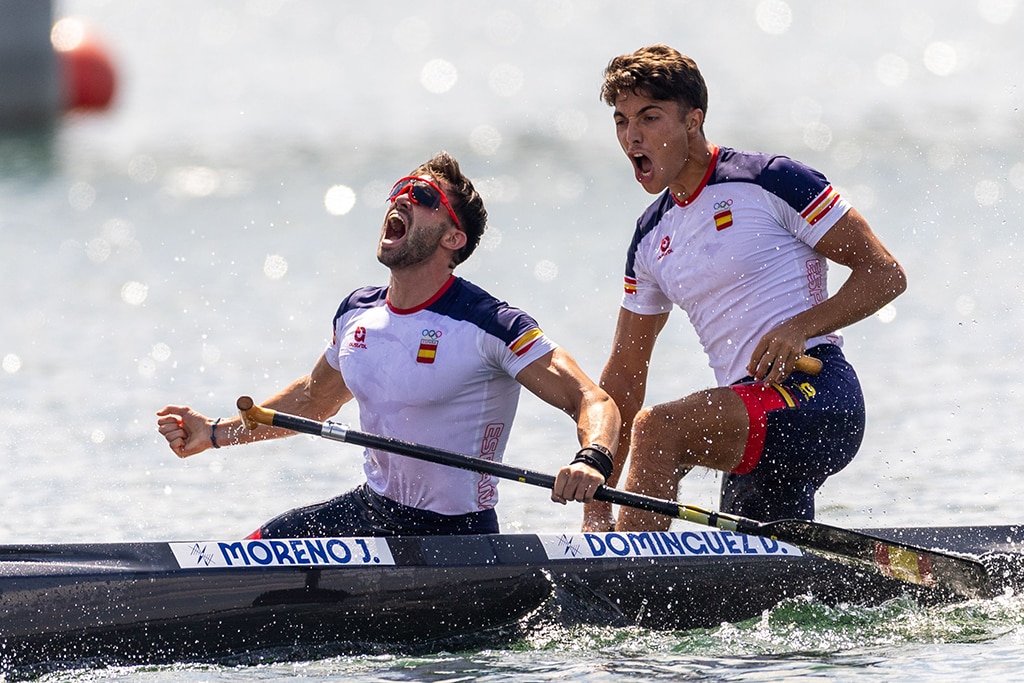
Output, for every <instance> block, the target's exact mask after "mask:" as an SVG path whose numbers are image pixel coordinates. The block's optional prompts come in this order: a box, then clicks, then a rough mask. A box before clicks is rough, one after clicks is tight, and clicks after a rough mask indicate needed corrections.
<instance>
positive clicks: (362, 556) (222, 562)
mask: <svg viewBox="0 0 1024 683" xmlns="http://www.w3.org/2000/svg"><path fill="white" fill-rule="evenodd" d="M168 545H169V546H170V547H171V551H172V552H173V553H174V558H175V559H176V560H177V561H178V566H179V567H181V568H182V569H207V568H213V567H318V566H327V565H329V566H333V567H336V566H356V567H365V566H374V565H393V564H394V563H395V558H394V557H392V555H391V548H389V547H388V543H387V541H386V540H385V539H383V538H281V539H261V540H245V541H193V542H190V543H169V544H168Z"/></svg>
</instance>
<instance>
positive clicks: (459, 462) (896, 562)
mask: <svg viewBox="0 0 1024 683" xmlns="http://www.w3.org/2000/svg"><path fill="white" fill-rule="evenodd" d="M238 408H239V412H240V413H241V415H242V419H243V421H244V422H245V423H246V425H249V426H255V425H256V424H268V425H273V426H274V427H280V428H283V429H288V430H291V431H295V432H301V433H304V434H312V435H315V436H321V437H324V438H326V439H331V440H333V441H341V442H344V443H350V444H354V445H356V446H363V447H364V448H374V449H378V450H382V451H387V452H389V453H396V454H398V455H405V456H408V457H412V458H416V459H418V460H423V461H426V462H432V463H436V464H439V465H446V466H448V467H456V468H459V469H464V470H470V471H473V472H481V473H484V474H490V475H493V476H495V477H498V478H499V479H508V480H511V481H518V482H521V483H524V484H531V485H533V486H539V487H541V488H545V489H549V490H550V489H552V488H554V485H555V477H553V476H551V475H549V474H544V473H542V472H536V471H533V470H529V469H525V468H522V467H515V466H512V465H507V464H505V463H501V462H494V461H491V460H485V459H483V458H479V457H473V456H469V455H464V454H462V453H455V452H453V451H448V450H444V449H442V448H435V447H433V446H426V445H423V444H417V443H412V442H409V441H403V440H401V439H395V438H392V437H387V436H379V435H376V434H369V433H367V432H360V431H355V430H352V429H349V428H348V427H346V426H344V425H341V424H338V423H335V422H331V421H326V422H317V421H316V420H311V419H309V418H305V417H300V416H297V415H289V414H287V413H279V412H276V411H273V410H268V409H266V408H262V407H260V406H256V405H254V404H253V402H252V399H250V398H248V397H245V396H243V397H241V398H239V399H238ZM594 498H596V499H597V500H601V501H605V502H608V503H613V504H616V505H623V506H626V507H632V508H637V509H640V510H646V511H648V512H654V513H657V514H661V515H665V516H668V517H673V518H677V519H683V520H686V521H688V522H693V523H696V524H701V525H704V526H710V527H716V528H718V529H723V530H726V531H736V532H739V533H744V534H748V535H753V536H763V537H768V538H773V539H775V540H779V541H783V542H786V543H790V544H792V545H795V546H798V547H801V548H804V549H806V550H809V551H811V552H814V553H816V554H819V555H822V556H824V557H826V558H829V559H832V560H836V561H839V562H846V563H850V562H852V563H855V564H859V565H862V566H867V567H870V568H871V569H873V570H875V571H877V572H880V573H882V574H884V575H886V576H890V577H892V578H895V579H898V580H901V581H905V582H908V583H914V584H917V585H923V586H928V587H939V588H944V589H946V590H948V591H950V592H952V593H954V594H956V595H961V596H965V597H970V598H977V597H990V596H991V595H992V587H991V582H990V577H989V575H988V571H987V570H986V568H985V566H984V565H983V564H982V563H981V562H980V561H978V560H977V559H974V558H969V557H961V556H959V555H954V554H952V553H948V552H943V551H939V550H930V549H926V548H920V547H917V546H912V545H908V544H906V543H901V542H898V541H890V540H887V539H883V538H878V537H876V536H873V535H869V534H865V533H862V532H859V531H852V530H849V529H841V528H838V527H834V526H829V525H827V524H821V523H818V522H813V521H808V520H794V519H789V520H779V521H774V522H759V521H756V520H753V519H747V518H745V517H739V516H737V515H730V514H725V513H719V512H714V511H711V510H705V509H703V508H699V507H695V506H692V505H682V504H680V503H677V502H675V501H668V500H662V499H660V498H653V497H651V496H645V495H641V494H638V493H631V492H629V491H620V490H618V489H614V488H610V487H608V486H601V487H599V488H598V489H597V491H596V492H595V493H594Z"/></svg>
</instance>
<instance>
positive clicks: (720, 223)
mask: <svg viewBox="0 0 1024 683" xmlns="http://www.w3.org/2000/svg"><path fill="white" fill-rule="evenodd" d="M731 226H732V209H726V210H725V211H719V212H718V213H716V214H715V230H725V229H726V228H728V227H731Z"/></svg>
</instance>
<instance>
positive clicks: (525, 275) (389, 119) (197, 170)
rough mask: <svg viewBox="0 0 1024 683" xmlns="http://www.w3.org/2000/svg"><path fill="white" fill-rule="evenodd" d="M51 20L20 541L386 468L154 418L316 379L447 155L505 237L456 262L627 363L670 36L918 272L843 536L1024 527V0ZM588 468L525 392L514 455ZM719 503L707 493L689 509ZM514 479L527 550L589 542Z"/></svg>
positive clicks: (670, 373)
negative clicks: (624, 135)
mask: <svg viewBox="0 0 1024 683" xmlns="http://www.w3.org/2000/svg"><path fill="white" fill-rule="evenodd" d="M31 5H36V6H45V5H44V3H35V2H31V1H30V0H0V25H2V27H0V39H2V40H0V86H2V87H0V121H2V120H3V113H4V112H5V111H6V112H7V113H8V114H10V112H12V111H14V110H16V109H17V111H18V112H24V107H23V106H22V105H18V106H15V105H16V104H17V103H18V102H24V101H25V99H24V98H25V97H26V95H24V93H26V92H29V91H31V92H32V93H35V96H36V97H37V98H38V99H37V102H38V103H40V104H39V105H38V107H37V109H35V110H34V112H33V113H32V114H31V115H29V116H27V117H26V116H24V115H18V116H15V115H14V114H11V115H10V116H9V117H8V121H7V123H6V124H5V127H4V128H3V130H2V131H0V291H2V292H3V294H4V304H3V306H2V309H0V363H2V365H0V468H2V471H3V473H4V474H3V477H2V478H0V512H2V514H0V539H2V540H3V542H16V541H69V540H101V541H107V540H158V539H159V540H165V539H174V538H199V537H205V538H223V537H235V536H238V535H242V534H245V533H248V532H249V531H251V530H252V529H253V528H255V527H256V526H257V525H258V524H259V523H260V522H261V521H263V520H264V519H266V518H269V517H271V516H273V515H274V514H277V513H278V512H280V511H282V510H284V509H287V508H289V507H292V506H295V505H298V504H303V503H308V502H313V501H315V500H320V499H322V498H326V497H329V496H332V495H335V494H337V493H339V492H341V491H343V490H345V489H347V488H349V487H350V486H352V485H354V484H355V483H357V482H358V481H360V480H361V477H362V473H361V455H360V454H359V452H358V449H356V448H354V447H352V446H345V445H340V444H332V443H328V442H325V441H323V440H318V439H313V438H308V437H296V438H294V439H290V440H287V441H285V442H275V443H271V444H263V445H260V446H256V447H250V448H246V449H237V450H236V449H222V450H219V451H216V452H212V451H210V452H207V453H204V454H201V455H199V456H197V457H195V458H191V459H189V460H186V461H181V460H178V459H177V458H175V457H174V455H173V454H172V453H171V452H170V451H169V450H168V449H167V448H166V446H165V445H164V443H163V440H162V439H161V438H160V437H159V435H158V433H157V432H156V427H155V415H154V413H155V411H156V410H157V409H159V408H160V407H161V406H163V405H164V404H166V403H184V404H189V405H192V406H194V407H196V408H197V409H198V410H200V411H202V412H204V413H206V414H209V415H225V416H227V415H230V414H231V413H232V411H233V407H234V401H235V398H236V397H237V396H238V395H240V394H251V395H253V396H254V397H256V398H257V399H260V398H262V397H266V396H268V395H270V394H272V393H274V392H276V391H277V390H278V389H279V388H280V387H282V386H284V385H285V384H287V383H288V382H290V381H291V380H293V379H295V378H296V377H298V376H300V375H302V374H304V373H306V372H308V370H309V369H310V368H311V367H312V364H313V362H314V361H315V360H316V358H317V357H318V355H319V354H320V353H321V351H322V350H323V348H324V345H325V344H326V342H327V341H328V339H329V335H330V333H331V329H330V323H331V319H332V316H333V314H334V311H335V309H336V307H337V305H338V303H339V302H340V300H341V299H342V298H343V297H344V296H345V295H346V294H347V293H348V292H349V291H351V290H352V289H354V288H356V287H358V286H362V285H364V284H382V283H384V282H385V281H386V270H385V269H384V268H383V267H382V266H380V265H379V264H377V262H376V260H375V258H374V256H373V254H374V245H375V242H376V239H377V236H378V231H379V227H380V222H381V218H382V216H383V212H384V209H385V202H384V197H385V194H386V192H387V190H388V188H389V187H390V185H391V183H392V182H393V181H394V180H395V179H396V178H398V177H399V176H402V175H405V174H406V173H407V172H408V171H409V170H410V169H412V168H413V167H415V166H416V165H418V164H419V163H420V162H421V161H423V160H425V159H426V158H428V157H429V156H431V155H432V154H433V153H434V152H436V151H437V150H439V149H446V150H448V151H450V152H452V153H453V154H454V155H455V156H456V157H457V158H459V159H460V161H461V162H462V164H463V168H464V170H465V171H466V172H467V174H468V175H469V176H470V177H471V178H473V179H474V180H475V181H476V182H477V184H478V186H479V187H480V189H481V192H482V194H483V195H484V198H485V201H486V203H487V206H488V208H489V211H490V217H491V219H490V227H489V229H488V232H487V234H486V235H485V238H484V243H483V245H482V247H481V249H480V250H479V251H478V252H477V253H476V254H475V255H474V256H473V258H471V259H470V261H469V262H467V263H466V264H464V265H463V266H460V268H459V269H458V271H457V274H460V275H462V276H464V277H466V278H468V279H471V280H473V281H475V282H476V283H478V284H480V285H481V286H483V287H485V288H486V289H488V290H490V291H491V292H493V293H494V294H495V295H497V296H499V297H501V298H504V299H506V300H508V301H509V302H510V303H512V304H514V305H517V306H520V307H522V308H525V309H527V310H528V311H529V312H530V313H531V314H532V315H533V316H534V317H536V318H537V319H538V320H539V321H540V323H541V325H542V327H543V328H544V329H545V331H546V332H547V333H548V334H549V335H550V336H551V337H553V338H554V339H556V340H557V341H559V342H561V343H562V344H564V345H565V346H567V347H568V348H569V350H570V351H571V352H572V353H573V354H574V355H576V356H577V359H578V360H579V361H580V363H581V365H582V366H583V367H584V369H585V370H586V371H587V372H588V373H590V374H591V375H592V376H595V377H596V376H597V375H598V374H599V372H600V369H601V366H602V365H603V363H604V360H605V358H606V356H607V352H608V345H609V340H610V336H611V332H612V328H613V325H614V320H615V316H616V313H617V309H618V302H619V297H620V292H621V278H622V265H623V261H624V257H625V250H626V247H627V246H628V243H629V238H630V235H631V232H632V229H633V225H634V223H635V220H636V218H637V216H638V215H639V214H640V213H641V212H642V211H643V209H644V208H645V207H646V206H647V204H648V203H649V202H650V201H651V199H652V198H651V197H650V196H648V195H646V194H645V193H644V192H643V190H642V189H641V188H640V187H639V186H638V185H637V183H636V182H635V181H634V179H633V174H632V170H631V167H630V164H629V162H628V161H627V160H626V159H625V158H624V156H623V155H622V152H621V151H620V150H619V148H618V145H617V142H616V141H615V138H614V132H613V127H612V122H611V112H610V110H609V108H608V107H606V106H605V105H604V104H603V103H602V102H601V101H600V100H599V97H598V91H599V87H600V83H601V78H602V70H603V68H604V66H605V65H606V64H607V62H608V60H609V59H610V58H612V57H613V56H615V55H618V54H621V53H625V52H631V51H633V50H635V49H636V48H638V47H641V46H643V45H646V44H651V43H655V42H664V43H668V44H670V45H673V46H674V47H676V48H678V49H680V50H681V51H683V52H685V53H687V54H689V55H691V56H692V57H694V58H695V59H696V61H697V63H698V64H699V65H700V67H701V69H702V71H703V73H704V75H705V78H706V80H707V82H708V85H709V89H710V107H709V111H708V117H707V124H706V132H707V134H708V137H709V139H710V140H711V141H713V142H715V143H718V144H720V145H727V146H731V147H737V148H742V149H756V150H761V151H768V152H774V153H781V154H786V155H788V156H791V157H794V158H797V159H800V160H802V161H805V162H807V163H809V164H811V165H812V166H815V167H817V168H818V169H820V170H821V171H822V172H824V173H825V174H826V175H827V176H828V177H829V179H830V180H831V181H832V182H833V184H834V185H836V186H837V187H838V188H839V189H840V191H841V192H842V193H843V194H844V195H845V196H846V197H848V198H849V199H850V200H851V201H852V202H853V203H854V205H855V206H857V207H858V208H859V209H860V210H861V212H862V213H863V214H865V215H866V216H867V217H868V219H869V221H870V222H871V223H872V226H873V227H874V229H875V230H876V232H878V233H879V234H880V235H881V237H882V239H883V241H885V242H886V244H887V245H888V246H889V247H890V248H891V249H892V251H893V252H894V253H895V254H896V255H897V257H898V258H899V259H900V260H901V261H902V262H903V264H904V266H905V267H906V269H907V271H908V275H909V282H910V289H909V291H908V292H907V293H906V294H905V295H903V296H902V297H900V298H899V299H897V301H896V302H895V304H894V305H893V306H890V307H887V308H886V309H885V310H883V311H882V312H881V313H880V314H879V315H877V316H874V317H872V318H871V319H869V320H866V321H864V322H862V323H860V324H858V325H856V326H854V327H852V328H850V329H848V330H846V342H847V343H846V349H847V354H848V356H849V357H850V358H851V360H852V361H853V362H854V364H855V366H856V367H857V368H858V371H859V372H860V374H861V377H862V381H863V383H864V386H865V390H866V393H867V398H868V409H869V422H868V435H867V437H866V440H865V444H864V447H863V449H862V452H861V455H860V456H858V458H857V459H856V460H855V461H854V463H853V464H852V465H851V466H850V467H849V468H847V470H845V471H844V472H842V473H841V474H840V475H838V476H836V477H834V478H833V479H832V480H830V481H829V483H827V484H826V486H825V487H824V488H823V489H822V491H821V493H820V494H819V498H818V501H819V503H818V507H819V519H821V520H822V521H826V522H830V523H836V524H841V525H852V526H887V525H910V524H969V523H990V522H993V523H1015V522H1021V521H1022V519H1021V517H1022V512H1024V509H1022V506H1021V504H1020V503H1019V502H1018V499H1019V493H1020V492H1021V490H1022V489H1024V483H1022V482H1024V464H1022V463H1024V458H1022V457H1021V456H1022V455H1024V446H1022V445H1021V443H1020V440H1019V432H1018V429H1017V420H1018V419H1019V415H1020V414H1021V413H1022V411H1024V397H1022V389H1021V383H1020V380H1019V378H1018V376H1017V375H1016V372H1015V371H1016V369H1017V368H1018V366H1019V365H1020V362H1021V358H1022V348H1021V341H1020V335H1021V331H1022V330H1024V312H1022V307H1021V305H1020V304H1021V299H1022V297H1021V293H1022V292H1021V288H1022V282H1024V279H1022V276H1021V274H1020V270H1021V263H1020V261H1021V256H1020V245H1021V232H1020V230H1021V228H1020V222H1021V219H1022V217H1024V144H1022V143H1024V113H1022V104H1024V93H1022V79H1024V66H1022V65H1024V47H1022V46H1021V41H1020V36H1021V35H1024V16H1022V15H1024V8H1022V7H1020V6H1019V2H1017V0H972V1H970V2H958V1H953V0H928V1H926V0H910V1H907V2H901V3H896V4H894V3H888V2H881V1H879V0H867V1H863V2H858V3H827V4H824V3H814V2H811V1H810V0H739V1H735V2H728V3H702V2H684V1H680V2H654V1H652V0H634V1H633V2H630V3H628V7H626V6H624V5H623V4H622V3H613V2H607V1H604V0H586V1H584V0H556V1H550V2H549V1H539V0H522V1H512V2H507V3H501V4H500V5H494V4H491V3H479V2H471V1H469V0H466V1H461V2H446V3H428V4H424V3H413V2H406V1H404V0H396V1H394V2H389V3H373V4H371V3H355V2H327V1H316V0H308V1H301V0H232V1H228V0H204V1H200V0H179V1H178V2H174V3H137V2H131V1H130V0H64V1H59V2H55V3H53V5H52V8H47V9H50V12H49V13H48V14H49V15H48V16H44V17H43V20H42V21H40V20H39V19H38V17H35V18H34V19H33V21H31V22H27V23H26V24H25V25H24V27H22V24H15V23H14V21H15V17H19V19H18V20H19V21H24V20H23V19H22V18H21V17H23V15H25V14H26V13H28V14H31V12H29V11H27V10H26V9H25V7H26V6H31ZM36 14H38V12H37V13H36ZM29 24H31V26H29ZM40 26H41V27H42V28H41V29H40V28H39V27H40ZM58 27H59V30H58ZM30 29H31V30H30ZM58 48H59V49H58ZM16 51H17V54H18V55H20V56H18V57H17V58H15V56H14V55H15V54H16ZM26 51H27V52H26ZM25 54H29V56H28V57H26V56H25ZM32 64H37V65H41V66H31V65H32ZM15 66H17V70H16V69H15ZM15 71H17V73H15ZM12 74H14V75H12ZM26 74H27V75H26ZM5 79H6V80H5ZM26 79H28V80H26ZM35 79H39V80H35ZM26 83H27V84H28V85H26ZM19 88H20V89H19ZM40 93H41V94H40ZM16 97H18V98H21V99H18V100H16V99H15V98H16ZM843 276H844V273H843V272H842V269H841V268H838V267H836V268H834V269H833V271H832V283H831V284H832V288H833V290H834V289H835V287H836V286H838V284H839V283H840V282H841V281H842V278H843ZM654 363H655V364H654V367H653V368H652V381H651V388H650V392H649V401H652V402H653V401H660V400H666V399H668V398H672V397H676V396H680V395H683V394H685V393H689V392H690V391H693V390H695V389H698V388H703V387H705V386H708V385H709V384H711V383H712V382H713V377H712V374H711V371H710V370H709V369H708V368H707V364H706V361H705V359H704V356H703V354H702V352H701V350H700V348H699V346H698V345H697V342H696V339H695V336H694V335H693V333H692V332H691V331H690V330H689V326H688V323H687V322H686V320H685V315H684V314H683V313H682V312H681V311H676V313H675V314H673V319H672V320H671V321H670V323H669V326H668V328H667V330H666V332H665V333H664V336H663V339H662V341H661V343H660V344H659V346H658V349H657V352H656V355H655V361H654ZM338 419H339V420H340V421H346V422H349V423H353V424H357V423H358V415H357V413H356V412H355V410H354V409H353V408H348V407H346V408H345V409H343V411H342V413H341V414H340V415H339V418H338ZM575 448H576V446H575V437H574V430H573V426H572V423H571V421H570V420H569V419H568V418H566V417H565V416H563V415H561V414H559V413H557V411H555V410H554V409H551V408H549V407H548V406H546V405H544V404H542V403H540V402H539V401H537V400H536V399H534V398H533V397H532V396H529V395H524V397H523V400H522V402H521V409H520V419H519V420H518V422H517V424H516V427H515V429H514V431H513V435H512V441H511V443H510V446H509V449H508V451H507V453H506V460H507V461H508V462H512V463H515V464H519V465H524V466H527V467H531V468H534V469H541V470H544V471H548V472H553V471H555V470H556V469H557V467H558V466H559V465H561V464H562V463H563V462H566V461H568V460H569V459H570V458H571V456H572V454H573V452H574V451H575ZM717 490H718V478H717V476H716V475H713V474H708V473H704V474H701V473H694V474H692V475H691V476H690V477H688V478H687V481H686V482H685V483H684V485H683V490H682V493H681V496H682V500H684V501H686V502H691V503H695V504H698V505H703V506H711V507H713V506H715V505H717ZM501 492H502V494H501V495H502V503H501V505H500V506H499V511H500V518H501V522H502V525H503V529H504V530H505V531H561V530H566V529H573V528H576V527H577V526H578V524H579V520H580V515H581V510H580V509H579V508H578V507H576V506H570V507H565V508H562V507H557V506H553V505H552V504H550V503H549V502H548V501H547V496H546V494H545V493H544V492H543V491H540V490H539V489H535V488H532V487H527V486H523V485H518V484H515V483H511V482H505V483H503V484H502V486H501Z"/></svg>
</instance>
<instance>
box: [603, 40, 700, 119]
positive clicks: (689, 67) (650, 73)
mask: <svg viewBox="0 0 1024 683" xmlns="http://www.w3.org/2000/svg"><path fill="white" fill-rule="evenodd" d="M624 91H630V92H633V93H635V94H638V95H644V96H646V97H650V98H653V99H655V100H667V101H674V102H679V103H681V104H683V105H685V109H686V111H690V109H694V108H696V109H700V110H701V111H702V112H704V114H705V115H706V114H707V113H708V87H707V85H706V84H705V83H704V77H703V76H702V75H701V73H700V69H698V68H697V63H696V62H694V61H693V60H692V59H690V58H689V57H687V56H686V55H684V54H681V53H680V52H679V51H678V50H676V49H675V48H671V47H669V46H668V45H649V46H647V47H642V48H640V49H639V50H637V51H636V52H634V53H633V54H629V55H619V56H618V57H615V58H614V59H612V60H611V61H610V62H608V66H607V67H606V68H605V70H604V83H603V84H602V85H601V99H602V100H604V102H605V104H607V105H608V106H610V107H614V106H615V101H616V100H617V99H618V98H619V95H621V94H622V93H623V92H624Z"/></svg>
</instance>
